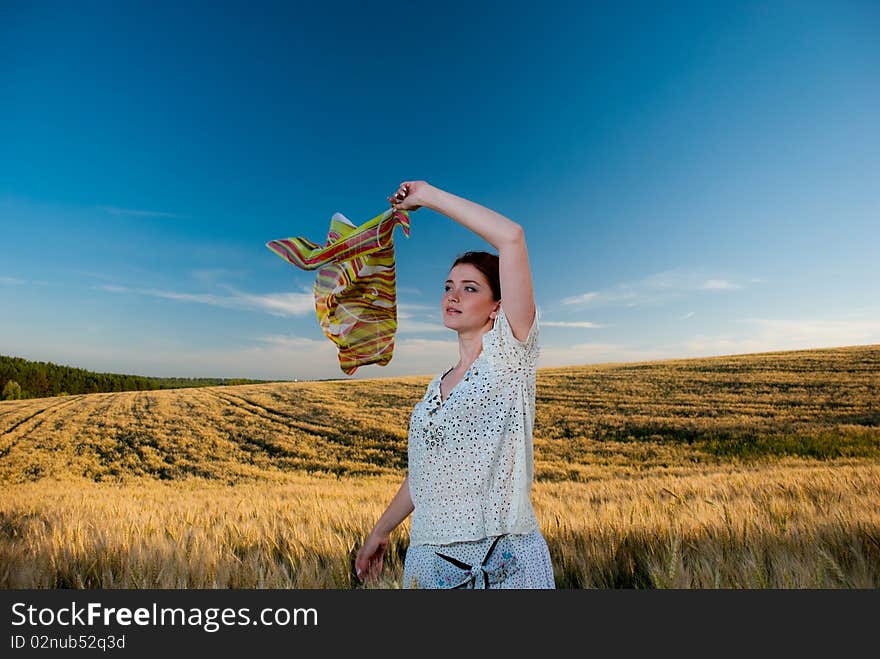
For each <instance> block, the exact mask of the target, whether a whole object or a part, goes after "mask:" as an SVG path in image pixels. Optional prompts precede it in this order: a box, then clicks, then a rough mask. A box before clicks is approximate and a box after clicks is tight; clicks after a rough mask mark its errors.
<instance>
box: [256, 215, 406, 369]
mask: <svg viewBox="0 0 880 659" xmlns="http://www.w3.org/2000/svg"><path fill="white" fill-rule="evenodd" d="M397 225H400V226H401V228H402V229H403V233H404V234H405V235H406V236H407V238H408V237H409V213H408V212H407V211H399V210H394V209H388V210H387V211H385V212H384V213H382V214H381V215H377V216H376V217H374V218H372V219H371V220H368V221H367V222H365V223H364V224H362V225H361V226H359V227H357V226H355V225H354V224H352V223H351V222H350V221H349V220H348V219H347V218H346V217H345V216H344V215H342V214H341V213H334V214H333V217H332V218H331V220H330V231H329V232H328V233H327V244H326V245H324V246H321V245H317V244H315V243H313V242H311V241H309V240H306V239H305V238H284V239H280V240H271V241H269V242H268V243H266V247H268V248H269V249H270V250H272V251H273V252H275V253H276V254H277V255H278V256H280V257H281V258H283V259H284V260H285V261H287V262H288V263H292V264H293V265H295V266H297V267H298V268H302V269H303V270H315V269H318V268H320V269H319V270H318V275H317V277H316V279H315V310H316V311H317V313H318V322H319V323H320V325H321V329H322V330H323V331H324V334H325V335H326V336H327V337H328V338H329V339H330V340H331V341H333V342H334V343H335V344H336V346H337V348H338V350H339V367H340V368H341V369H342V372H343V373H345V374H346V375H352V374H353V373H354V372H355V371H356V370H357V368H358V367H359V366H364V365H366V364H378V365H379V366H385V365H386V364H388V362H390V361H391V357H392V356H393V353H394V333H395V332H396V331H397V291H396V280H395V268H394V227H396V226H397Z"/></svg>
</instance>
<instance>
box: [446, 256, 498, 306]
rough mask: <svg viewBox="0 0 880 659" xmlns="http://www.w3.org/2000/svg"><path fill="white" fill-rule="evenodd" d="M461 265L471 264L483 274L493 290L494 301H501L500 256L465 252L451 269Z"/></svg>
mask: <svg viewBox="0 0 880 659" xmlns="http://www.w3.org/2000/svg"><path fill="white" fill-rule="evenodd" d="M459 263H469V264H470V265H472V266H474V267H475V268H476V269H477V270H479V271H480V272H482V273H483V275H484V276H485V277H486V279H487V280H488V281H489V286H490V288H491V289H492V299H493V300H495V301H496V302H497V301H498V300H500V299H501V276H500V275H499V273H498V256H497V255H496V254H490V253H489V252H465V253H464V254H462V255H461V256H459V257H458V258H457V259H455V263H453V264H452V267H451V268H449V269H450V270H452V268H454V267H455V266H457V265H458V264H459Z"/></svg>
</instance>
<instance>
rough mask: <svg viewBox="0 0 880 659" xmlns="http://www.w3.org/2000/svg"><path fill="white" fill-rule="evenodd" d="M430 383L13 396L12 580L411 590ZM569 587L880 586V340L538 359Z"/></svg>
mask: <svg viewBox="0 0 880 659" xmlns="http://www.w3.org/2000/svg"><path fill="white" fill-rule="evenodd" d="M429 380H430V377H409V378H375V379H365V380H351V381H328V382H295V383H276V384H260V385H240V386H227V387H206V388H199V389H179V390H164V391H149V392H146V391H144V392H123V393H113V394H89V395H84V396H66V397H58V398H44V399H31V400H18V401H7V402H3V403H0V488H2V494H3V496H2V503H0V587H2V588H352V587H362V588H399V587H400V586H401V583H400V581H401V577H402V568H403V558H404V556H405V553H406V547H407V530H408V526H407V523H406V522H405V523H404V524H403V525H402V526H401V527H400V528H398V529H397V530H396V531H395V533H394V534H393V535H392V542H391V543H390V545H389V552H388V556H387V558H386V564H385V565H386V566H385V570H384V573H383V575H382V577H381V578H380V579H379V580H377V581H375V582H371V583H367V584H356V583H355V582H353V580H352V578H351V572H350V565H351V559H352V556H353V553H354V552H355V551H356V549H357V547H358V546H359V545H360V542H361V541H362V539H363V537H364V535H365V534H366V533H367V532H368V531H369V529H370V528H371V526H372V524H373V523H374V522H375V520H376V519H377V518H378V516H379V515H380V514H381V513H382V511H383V510H384V508H385V506H386V505H387V503H388V501H389V500H390V499H391V497H392V496H393V494H394V493H395V491H396V489H397V487H398V486H399V484H400V481H401V479H402V478H403V476H404V475H405V473H406V436H407V424H408V419H409V414H410V412H411V410H412V406H413V405H414V404H415V403H416V401H417V400H419V399H420V398H421V396H422V394H423V393H424V389H425V386H426V385H427V384H428V381H429ZM536 402H537V418H536V426H535V467H536V469H535V472H536V482H535V485H534V489H533V501H534V504H535V509H536V513H537V515H538V519H539V522H540V524H541V530H542V532H543V534H544V536H545V538H546V539H547V543H548V546H549V547H550V550H551V557H552V559H553V565H554V571H555V575H556V583H557V587H559V588H876V587H878V586H880V496H878V492H880V346H850V347H846V348H834V349H823V350H807V351H789V352H778V353H762V354H756V355H739V356H730V357H714V358H704V359H690V360H667V361H658V362H643V363H628V364H604V365H597V366H581V367H568V368H553V369H539V371H538V385H537V401H536Z"/></svg>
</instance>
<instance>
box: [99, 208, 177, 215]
mask: <svg viewBox="0 0 880 659" xmlns="http://www.w3.org/2000/svg"><path fill="white" fill-rule="evenodd" d="M99 208H100V209H101V210H103V211H106V212H108V213H110V214H111V215H132V216H135V217H186V216H185V215H178V214H177V213H163V212H161V211H144V210H133V209H131V208H116V207H114V206H99Z"/></svg>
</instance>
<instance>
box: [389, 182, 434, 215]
mask: <svg viewBox="0 0 880 659" xmlns="http://www.w3.org/2000/svg"><path fill="white" fill-rule="evenodd" d="M432 190H433V186H432V185H431V184H430V183H428V182H427V181H404V182H403V183H401V184H400V186H399V187H398V188H397V192H396V193H395V194H394V196H392V197H388V201H390V202H391V206H392V207H393V208H395V209H396V210H401V211H416V210H418V209H420V208H421V207H422V206H424V205H425V202H426V201H427V199H428V196H429V195H430V194H431V191H432Z"/></svg>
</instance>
